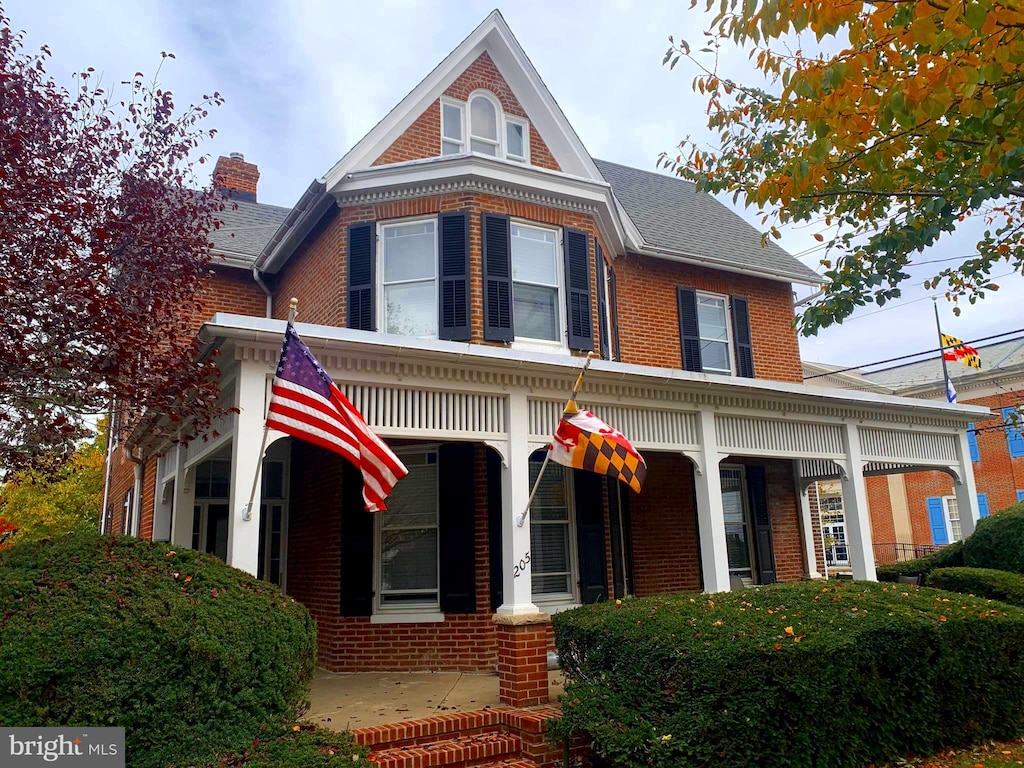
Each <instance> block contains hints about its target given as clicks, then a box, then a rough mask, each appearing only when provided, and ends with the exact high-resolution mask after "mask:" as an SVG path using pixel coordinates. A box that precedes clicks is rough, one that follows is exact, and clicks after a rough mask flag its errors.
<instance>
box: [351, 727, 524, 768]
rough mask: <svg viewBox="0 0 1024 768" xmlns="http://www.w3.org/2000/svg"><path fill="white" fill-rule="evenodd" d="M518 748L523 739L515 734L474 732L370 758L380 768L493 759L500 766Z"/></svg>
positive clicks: (462, 766) (463, 765)
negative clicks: (501, 761) (469, 734)
mask: <svg viewBox="0 0 1024 768" xmlns="http://www.w3.org/2000/svg"><path fill="white" fill-rule="evenodd" d="M521 748H522V740H521V739H520V738H519V737H518V736H514V735H512V734H508V733H477V734H473V735H471V736H457V737H455V738H450V739H441V740H438V741H432V742H429V743H427V744H411V745H408V746H404V747H391V748H390V749H382V750H379V751H374V752H372V753H371V754H370V759H371V760H372V761H373V762H374V763H376V765H378V766H379V768H440V766H445V768H469V767H470V766H483V765H487V764H488V762H491V763H493V762H494V761H495V759H498V760H499V762H498V765H501V763H500V760H501V759H502V758H509V759H511V758H518V757H519V756H520V754H521V752H520V750H521ZM513 765H515V764H514V763H513ZM526 765H527V766H529V765H531V764H530V763H527V764H526ZM516 768H526V767H525V766H516Z"/></svg>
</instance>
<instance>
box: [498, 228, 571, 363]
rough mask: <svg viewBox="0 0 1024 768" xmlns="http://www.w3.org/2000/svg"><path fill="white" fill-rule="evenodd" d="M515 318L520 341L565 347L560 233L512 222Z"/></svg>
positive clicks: (513, 311)
mask: <svg viewBox="0 0 1024 768" xmlns="http://www.w3.org/2000/svg"><path fill="white" fill-rule="evenodd" d="M510 234H511V251H512V317H513V318H514V320H513V322H514V325H515V328H514V333H515V338H516V341H526V342H534V343H541V344H547V345H557V346H564V342H565V325H566V323H565V302H564V301H563V300H562V284H563V282H564V281H563V275H562V273H563V271H564V267H563V264H562V254H561V247H560V242H559V241H560V237H559V235H560V233H559V231H558V230H556V229H550V228H547V227H538V226H534V225H532V224H526V223H523V222H518V221H512V222H511V224H510Z"/></svg>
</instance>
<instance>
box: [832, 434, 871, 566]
mask: <svg viewBox="0 0 1024 768" xmlns="http://www.w3.org/2000/svg"><path fill="white" fill-rule="evenodd" d="M843 444H844V447H845V449H846V470H847V471H846V473H845V474H844V475H843V478H842V481H841V483H842V488H843V513H844V515H845V519H846V543H847V549H848V552H849V558H850V566H851V568H852V570H853V578H855V579H861V580H865V581H877V578H878V577H877V575H876V574H875V548H874V545H873V543H872V540H871V516H870V514H869V512H868V491H867V486H866V485H865V484H864V459H863V457H862V454H861V448H860V433H859V432H857V425H856V424H850V423H847V424H844V425H843Z"/></svg>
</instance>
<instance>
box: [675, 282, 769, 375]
mask: <svg viewBox="0 0 1024 768" xmlns="http://www.w3.org/2000/svg"><path fill="white" fill-rule="evenodd" d="M676 293H677V299H678V303H679V338H680V342H681V346H682V353H683V370H686V371H703V372H705V373H721V374H725V375H727V376H731V375H735V376H742V377H744V378H748V379H752V378H754V354H753V347H752V346H751V335H750V310H749V303H748V301H747V299H745V298H743V297H741V296H723V295H721V294H716V293H707V292H705V291H697V290H694V289H693V288H678V289H677V291H676Z"/></svg>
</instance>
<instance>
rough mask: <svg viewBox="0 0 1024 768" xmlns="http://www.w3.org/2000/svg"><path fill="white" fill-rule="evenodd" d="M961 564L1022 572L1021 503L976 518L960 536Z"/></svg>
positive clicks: (1023, 510)
mask: <svg viewBox="0 0 1024 768" xmlns="http://www.w3.org/2000/svg"><path fill="white" fill-rule="evenodd" d="M964 565H967V566H970V567H971V568H995V569H996V570H999V571H1011V572H1013V573H1021V574H1024V504H1015V505H1014V506H1012V507H1009V508H1007V509H1004V510H1002V511H1001V512H997V513H996V514H994V515H991V516H989V517H986V518H984V519H983V520H980V521H978V528H977V530H975V531H974V533H973V534H971V535H970V536H968V537H967V538H966V539H964Z"/></svg>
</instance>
